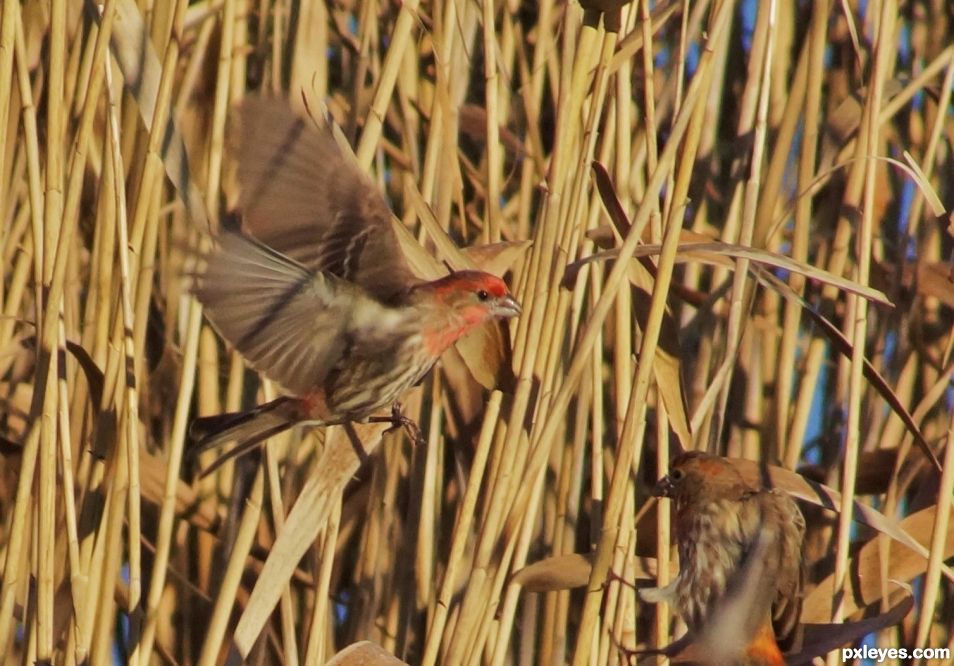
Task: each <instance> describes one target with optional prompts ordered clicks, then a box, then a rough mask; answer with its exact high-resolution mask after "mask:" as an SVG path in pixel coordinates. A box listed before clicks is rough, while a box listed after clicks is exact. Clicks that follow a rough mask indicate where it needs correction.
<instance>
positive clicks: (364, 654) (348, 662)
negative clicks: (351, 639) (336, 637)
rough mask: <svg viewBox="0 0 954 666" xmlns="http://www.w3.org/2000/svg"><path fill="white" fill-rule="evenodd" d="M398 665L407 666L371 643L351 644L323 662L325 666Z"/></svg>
mask: <svg viewBox="0 0 954 666" xmlns="http://www.w3.org/2000/svg"><path fill="white" fill-rule="evenodd" d="M399 664H405V666H407V662H404V661H401V660H400V659H398V658H397V657H395V656H394V655H393V654H391V653H390V652H388V651H387V650H385V649H384V648H383V647H381V646H380V645H378V644H377V643H372V642H371V641H359V642H357V643H352V644H351V645H349V646H348V647H346V648H345V649H344V650H342V651H341V652H339V653H338V654H336V655H335V656H334V657H332V658H331V659H330V660H328V661H327V662H325V666H389V665H391V666H398V665H399Z"/></svg>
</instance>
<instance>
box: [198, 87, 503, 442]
mask: <svg viewBox="0 0 954 666" xmlns="http://www.w3.org/2000/svg"><path fill="white" fill-rule="evenodd" d="M237 120H238V122H239V125H240V128H239V132H238V133H237V141H236V142H235V143H234V144H233V146H232V147H233V149H234V150H236V152H237V155H236V157H237V160H238V180H239V185H240V189H241V193H240V196H239V209H240V211H241V214H242V220H243V226H244V228H245V229H246V230H247V231H248V232H249V234H250V235H247V234H245V233H241V232H238V231H234V230H233V231H223V232H221V233H220V234H219V235H218V237H217V238H216V239H215V247H214V249H213V250H212V251H211V252H210V253H209V254H208V255H207V256H206V257H205V269H204V271H203V272H202V273H201V275H200V276H199V277H198V281H197V285H196V288H195V293H196V296H197V297H198V299H199V301H201V303H202V304H203V306H204V308H205V314H206V316H207V317H208V319H209V321H210V322H211V323H212V325H213V327H215V329H216V330H217V331H218V332H219V334H220V335H221V336H222V337H223V338H224V339H225V340H227V341H228V342H229V343H231V344H232V345H233V346H234V347H235V348H236V349H237V350H238V351H239V352H240V353H241V354H242V355H243V356H244V357H245V359H246V360H247V362H248V363H249V364H250V365H251V366H252V367H253V368H255V369H256V370H258V371H259V372H261V373H262V374H263V375H265V376H266V377H268V378H269V379H271V380H272V381H274V382H276V383H277V384H278V385H279V386H280V387H281V388H282V390H283V392H284V393H286V394H289V395H287V396H284V397H280V398H278V399H277V400H273V401H271V402H269V403H266V404H263V405H260V406H258V407H256V408H254V409H252V410H250V411H248V412H244V413H233V414H222V415H219V416H212V417H205V418H199V419H196V420H195V421H194V422H193V424H192V428H191V434H192V435H193V439H194V440H196V449H195V450H196V451H202V450H205V449H208V448H211V447H214V446H217V445H219V444H222V443H225V442H228V441H233V440H234V441H237V442H238V444H237V446H236V448H235V450H233V451H232V452H231V453H230V454H229V457H232V456H234V455H238V454H240V453H241V452H244V451H247V450H249V449H250V448H251V447H253V446H255V445H256V444H258V443H260V442H262V441H263V440H265V439H266V438H268V437H270V436H272V435H275V434H277V433H279V432H282V431H283V430H286V429H288V428H290V427H292V426H294V425H298V424H309V425H331V424H341V423H347V422H352V421H363V420H366V419H367V418H368V417H369V416H370V415H371V414H373V413H374V412H376V411H378V410H379V409H381V408H382V407H385V406H387V405H391V404H392V403H394V402H395V401H396V400H397V399H398V397H399V396H400V395H401V394H402V393H403V392H404V391H405V390H406V389H408V388H409V387H411V386H413V385H415V384H416V383H418V382H419V381H420V380H421V379H422V378H423V377H424V375H426V374H427V372H428V371H429V370H430V369H431V368H432V367H433V366H434V364H435V363H436V362H437V360H438V359H439V358H440V356H441V354H442V353H443V352H444V350H446V349H447V348H448V347H449V346H450V345H452V344H453V343H454V342H455V341H456V340H457V339H458V338H460V337H461V336H463V335H466V334H467V332H468V331H470V330H471V329H473V328H474V327H476V326H480V325H481V324H483V323H484V322H487V321H489V320H491V319H494V318H507V317H514V316H517V315H518V314H519V313H520V306H519V304H518V303H517V301H516V300H515V299H514V297H513V296H512V295H511V294H510V292H509V291H508V289H507V286H506V285H505V284H504V282H503V281H502V280H501V279H500V278H498V277H496V276H493V275H490V274H488V273H483V272H480V271H454V272H451V273H450V274H449V275H447V276H445V277H443V278H440V279H438V280H435V281H433V282H422V281H419V280H417V279H415V277H414V276H413V274H412V273H411V271H410V269H409V268H408V266H407V264H406V263H405V261H404V257H403V255H402V254H401V251H400V248H399V245H398V240H397V237H396V235H395V233H394V230H393V229H392V228H391V222H390V215H391V213H390V210H389V209H388V206H387V204H386V203H385V201H384V199H383V197H382V196H381V194H380V193H379V192H378V191H377V190H376V188H375V187H374V186H373V184H372V183H371V182H370V181H369V180H368V179H367V178H366V177H365V176H364V175H363V174H362V173H361V172H360V171H359V170H358V168H357V166H356V165H355V164H354V163H353V162H352V160H351V159H349V158H348V157H346V156H345V154H343V153H342V152H341V151H340V149H339V148H338V145H337V143H336V142H335V139H334V136H333V135H332V130H331V128H330V126H329V125H328V124H324V123H322V124H319V125H316V123H314V122H312V121H306V120H304V119H303V118H301V117H299V116H298V115H297V114H296V113H294V112H293V111H292V110H291V108H290V107H289V106H288V104H287V103H286V102H284V101H282V100H279V99H270V98H264V97H252V98H249V99H247V100H246V101H245V102H243V103H242V104H241V106H240V108H239V112H238V117H237ZM395 418H397V417H395ZM382 420H391V419H390V418H385V419H382Z"/></svg>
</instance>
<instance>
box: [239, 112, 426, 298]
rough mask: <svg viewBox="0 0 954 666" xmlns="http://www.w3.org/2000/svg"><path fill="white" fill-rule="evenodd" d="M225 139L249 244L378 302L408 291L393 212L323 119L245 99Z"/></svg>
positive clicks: (407, 272)
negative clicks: (351, 286) (255, 241)
mask: <svg viewBox="0 0 954 666" xmlns="http://www.w3.org/2000/svg"><path fill="white" fill-rule="evenodd" d="M230 137H231V139H230V148H231V150H232V153H233V155H234V157H235V158H236V159H237V160H238V180H239V186H240V190H241V191H240V194H239V208H240V211H241V213H242V217H243V225H244V228H245V229H246V230H247V231H248V232H249V233H250V234H251V235H252V236H254V237H255V238H257V239H258V240H260V241H262V242H263V243H265V244H266V245H268V246H269V247H271V248H273V249H275V250H278V251H279V252H281V253H282V254H284V255H286V256H288V257H290V258H292V259H294V260H295V261H297V262H298V263H300V264H302V265H303V266H305V267H306V268H308V269H309V270H310V271H312V272H315V273H317V272H323V273H327V274H329V275H334V276H336V277H339V278H342V279H344V280H347V281H349V282H353V283H355V284H357V285H359V286H360V287H361V288H363V289H364V290H365V291H367V292H368V293H369V294H370V295H372V296H373V297H374V298H376V299H378V300H379V301H383V302H389V301H392V300H393V299H394V298H395V297H397V296H399V295H400V294H402V293H404V292H405V291H406V289H407V287H408V285H409V284H411V282H413V281H414V276H413V274H412V273H411V271H410V269H409V268H408V266H407V264H406V262H405V260H404V256H403V255H402V254H401V250H400V246H399V244H398V241H397V238H396V236H395V234H394V230H393V229H392V228H391V219H390V216H391V211H390V209H389V208H388V205H387V203H386V202H385V201H384V198H383V196H382V195H381V193H380V192H379V191H378V189H377V188H376V187H375V185H374V184H373V183H372V182H371V181H370V180H369V179H368V178H367V177H366V176H365V175H364V174H363V173H361V171H360V170H359V169H358V167H357V165H356V164H355V162H354V160H353V159H352V158H351V157H350V156H348V155H345V154H344V153H343V152H342V150H341V148H340V147H339V146H338V144H337V142H336V141H335V138H334V136H333V134H332V131H331V128H330V127H329V126H328V125H327V124H325V121H324V120H323V119H317V120H314V119H311V118H306V117H302V116H301V115H299V114H298V113H296V112H295V111H294V110H293V109H292V108H291V107H290V105H289V104H288V102H287V100H285V99H282V98H280V97H268V96H250V97H247V98H246V99H245V100H243V101H242V102H241V103H240V104H239V106H238V107H237V109H236V112H235V113H234V114H233V132H232V134H231V135H230Z"/></svg>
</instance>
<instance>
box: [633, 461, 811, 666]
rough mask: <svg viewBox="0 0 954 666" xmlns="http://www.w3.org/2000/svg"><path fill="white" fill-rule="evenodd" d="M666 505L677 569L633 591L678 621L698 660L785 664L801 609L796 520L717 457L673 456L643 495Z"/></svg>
mask: <svg viewBox="0 0 954 666" xmlns="http://www.w3.org/2000/svg"><path fill="white" fill-rule="evenodd" d="M653 494H654V495H656V496H657V497H669V498H671V499H672V500H673V501H674V502H675V519H674V532H675V536H676V543H677V547H678V551H679V575H678V576H677V577H676V578H675V580H673V581H672V583H670V584H669V585H667V586H666V587H665V588H661V589H659V588H653V589H649V590H643V591H642V593H641V594H642V597H643V599H644V600H646V601H650V602H654V603H656V602H659V601H666V602H668V603H669V604H671V605H672V606H674V607H675V609H676V611H677V612H678V613H679V615H680V616H681V617H682V618H683V620H685V622H686V624H687V625H688V627H689V631H690V633H691V634H692V637H693V639H694V641H695V642H696V643H697V644H699V645H700V646H701V647H702V648H703V652H704V653H705V655H706V656H707V663H718V664H748V665H753V666H754V665H757V664H772V665H779V666H781V665H783V664H784V663H785V661H784V659H783V657H782V652H781V649H780V647H779V642H781V643H782V644H783V645H786V644H787V643H788V642H789V641H791V640H792V639H793V638H794V635H795V629H796V627H797V624H798V616H799V611H800V609H801V587H802V564H801V561H802V559H801V547H802V539H803V537H804V535H805V519H804V518H803V516H802V514H801V512H800V511H799V509H798V506H797V505H796V504H795V501H794V500H793V499H792V498H791V497H789V496H788V495H787V494H785V493H784V492H782V491H781V490H777V489H774V490H770V489H766V488H760V487H752V486H751V485H748V484H746V483H745V482H744V480H743V478H742V476H741V475H740V474H739V472H738V471H737V470H736V468H735V467H733V466H732V464H731V463H730V462H729V461H727V460H725V459H724V458H721V457H718V456H713V455H709V454H706V453H701V452H696V451H692V452H688V453H683V454H681V455H680V456H679V457H677V458H676V459H675V460H674V461H673V463H672V468H671V471H670V472H669V474H668V476H665V477H663V478H662V479H660V481H659V483H657V484H656V487H655V489H654V491H653Z"/></svg>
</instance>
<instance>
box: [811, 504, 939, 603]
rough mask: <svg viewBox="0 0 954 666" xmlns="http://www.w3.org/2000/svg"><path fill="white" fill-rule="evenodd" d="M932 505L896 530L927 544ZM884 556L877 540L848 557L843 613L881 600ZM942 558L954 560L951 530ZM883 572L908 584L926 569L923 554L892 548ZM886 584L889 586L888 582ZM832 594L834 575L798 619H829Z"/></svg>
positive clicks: (934, 507)
mask: <svg viewBox="0 0 954 666" xmlns="http://www.w3.org/2000/svg"><path fill="white" fill-rule="evenodd" d="M936 510H937V507H936V506H930V507H928V508H926V509H922V510H921V511H918V512H917V513H914V514H912V515H910V516H908V517H907V518H905V519H904V520H902V521H901V523H900V525H899V528H900V529H902V530H904V531H905V532H906V533H907V534H910V535H911V536H912V537H913V538H915V539H917V540H919V541H923V542H926V543H929V542H930V540H931V533H932V530H933V529H934V513H935V511H936ZM884 555H885V553H884V551H883V544H881V543H880V540H879V539H878V538H874V539H872V540H870V541H869V542H868V543H866V544H865V545H864V546H862V547H861V549H860V550H859V551H858V553H857V554H856V555H855V556H854V558H852V561H851V573H850V574H849V575H850V579H851V580H852V581H853V584H852V585H851V586H850V590H849V591H848V592H847V594H846V596H845V601H844V604H845V613H846V614H849V615H850V614H852V613H854V612H855V610H857V609H858V608H863V607H865V606H869V605H873V604H876V603H879V602H880V601H881V597H882V594H883V593H884V592H883V590H884V583H885V582H886V581H883V580H882V576H881V571H882V569H881V567H882V558H883V557H884ZM942 557H943V559H949V558H951V557H954V530H952V531H950V532H949V533H948V534H947V540H946V542H945V544H944V551H943V553H942ZM887 567H888V568H887V570H888V572H889V575H890V576H891V580H893V581H901V582H905V583H907V582H910V581H912V580H914V579H915V578H916V577H918V576H920V575H922V574H923V573H924V572H925V571H926V570H927V553H926V552H923V551H922V552H916V551H915V550H912V549H911V548H910V547H897V546H894V545H892V546H891V550H890V553H889V554H888V564H887ZM889 584H890V583H889ZM833 595H834V576H833V575H832V576H829V577H828V578H826V579H824V580H823V581H821V582H820V583H819V584H818V586H817V587H815V589H813V590H812V591H811V593H810V594H809V595H808V596H807V597H806V598H805V601H804V603H803V605H802V618H803V619H804V620H808V621H815V622H817V621H823V620H827V619H828V618H829V617H830V613H831V600H832V597H833Z"/></svg>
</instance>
